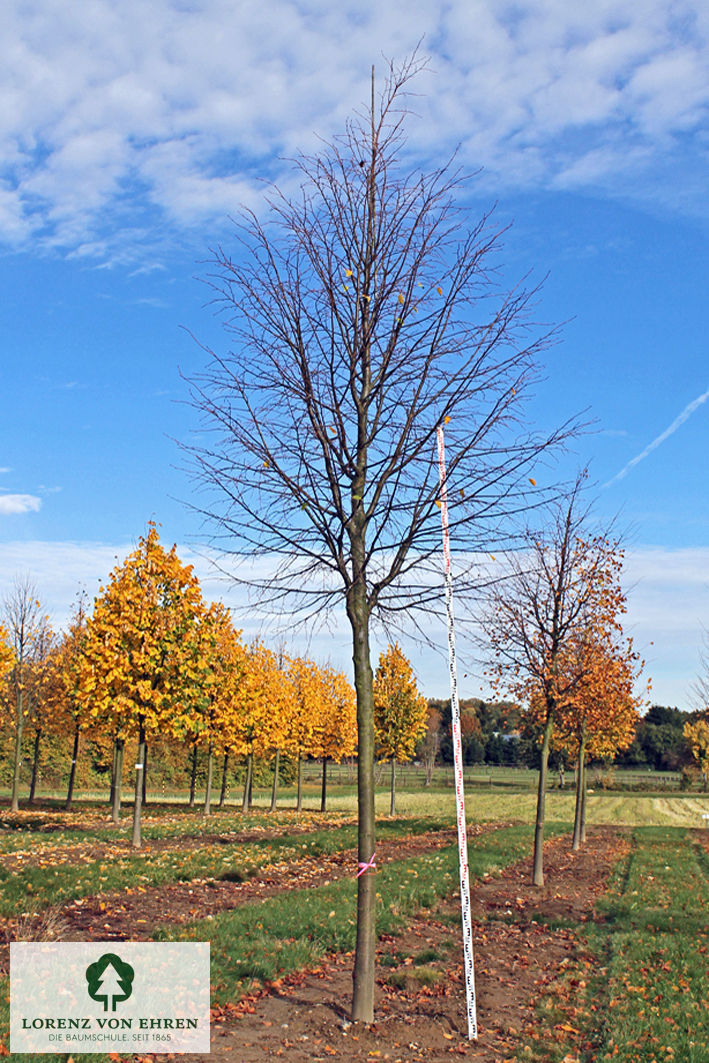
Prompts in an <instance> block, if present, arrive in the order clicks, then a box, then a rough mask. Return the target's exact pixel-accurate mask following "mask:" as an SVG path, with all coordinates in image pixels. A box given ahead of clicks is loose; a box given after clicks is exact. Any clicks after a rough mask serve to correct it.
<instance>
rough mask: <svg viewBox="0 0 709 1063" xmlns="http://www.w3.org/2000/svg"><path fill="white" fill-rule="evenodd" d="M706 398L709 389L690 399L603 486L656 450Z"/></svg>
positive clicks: (619, 476)
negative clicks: (661, 429)
mask: <svg viewBox="0 0 709 1063" xmlns="http://www.w3.org/2000/svg"><path fill="white" fill-rule="evenodd" d="M707 399H709V391H704V392H703V393H702V394H701V395H698V396H697V398H696V399H692V401H691V402H688V403H687V405H686V406H685V408H684V409H683V410H682V412H681V413H680V414H678V416H677V417H675V419H674V421H673V422H672V424H671V425H669V427H668V428H666V429H665V430H664V432H661V433H660V435H659V436H656V437H655V439H653V441H652V442H651V443H648V445H647V446H646V447H645V449H644V450H642V451H641V452H640V453H639V454H636V456H635V457H634V458H632V459H631V460H630V461H629V462H628V464H627V465H625V466H624V467H623V468H622V469H621V470H620V472H619V473H616V475H615V476H614V477H613V478H612V479H611V480H609V481H608V483H606V484H604V487H610V485H611V484H614V483H615V482H616V481H617V480H622V479H623V477H624V476H627V474H628V473H629V472H630V470H631V469H632V468H634V466H635V465H637V464H638V463H639V462H641V461H643V460H644V459H645V458H646V457H647V456H648V454H652V452H653V450H656V449H657V448H658V447H659V446H661V444H662V443H664V442H665V440H666V439H669V438H670V436H671V435H674V433H675V432H676V431H677V429H678V428H681V427H682V425H683V424H684V422H685V421H687V420H689V418H690V417H691V416H692V414H693V413H694V411H695V410H697V409H699V407H700V406H703V405H704V403H705V402H706V401H707Z"/></svg>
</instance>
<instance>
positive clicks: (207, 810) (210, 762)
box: [204, 742, 214, 817]
mask: <svg viewBox="0 0 709 1063" xmlns="http://www.w3.org/2000/svg"><path fill="white" fill-rule="evenodd" d="M213 771H214V754H213V753H212V743H211V742H210V743H209V748H208V749H207V786H206V789H205V791H204V815H205V817H206V816H209V815H211V812H212V774H213Z"/></svg>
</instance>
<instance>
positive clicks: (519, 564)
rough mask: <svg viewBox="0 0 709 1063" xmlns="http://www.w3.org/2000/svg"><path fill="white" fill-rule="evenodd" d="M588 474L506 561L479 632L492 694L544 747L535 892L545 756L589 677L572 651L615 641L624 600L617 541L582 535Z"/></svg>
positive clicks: (539, 863) (536, 877)
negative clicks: (522, 715) (507, 703)
mask: <svg viewBox="0 0 709 1063" xmlns="http://www.w3.org/2000/svg"><path fill="white" fill-rule="evenodd" d="M585 478H586V474H585V473H582V474H581V475H580V476H579V477H578V478H577V480H576V483H575V485H574V487H573V489H572V490H571V492H570V494H569V496H568V498H567V499H566V500H562V501H559V502H557V503H555V504H554V506H553V508H552V511H551V519H550V520H549V522H548V525H547V527H546V528H545V529H544V530H543V531H529V532H528V533H527V534H526V536H525V549H523V550H519V551H515V552H514V553H513V554H511V555H510V556H509V557H508V558H507V561H506V564H507V566H508V569H507V574H506V578H505V579H500V580H498V581H496V582H495V583H494V584H493V587H492V590H491V599H490V608H489V610H488V612H487V615H486V617H485V621H484V625H485V628H486V631H487V633H488V636H489V639H490V644H491V650H492V654H493V664H492V669H491V675H492V680H493V683H494V685H495V687H496V688H497V689H500V688H503V689H505V690H507V691H509V692H510V693H511V694H512V695H513V696H514V697H515V698H516V699H517V700H518V701H519V702H520V703H521V704H523V705H525V704H526V705H527V706H528V712H529V714H530V718H531V719H532V720H533V722H534V723H535V724H536V729H537V733H538V736H539V739H540V741H541V763H540V769H539V780H538V788H537V815H536V824H535V832H534V864H533V882H534V885H537V886H542V885H544V857H543V853H544V821H545V801H546V786H547V773H548V765H549V750H550V747H551V741H552V735H553V732H554V727H555V725H556V724H557V723H558V720H559V713H560V707H561V706H562V705H564V704H565V703H566V702H568V701H569V699H571V698H573V696H574V694H575V693H576V691H577V689H579V688H580V686H581V684H582V683H583V681H584V679H585V678H586V675H587V672H588V666H589V665H588V661H584V659H583V656H580V657H578V658H577V660H576V665H577V667H571V662H572V656H571V654H570V652H569V651H570V648H571V647H572V646H573V644H574V642H575V640H577V639H579V638H581V637H582V636H583V635H584V634H585V636H586V637H589V638H591V639H592V640H598V641H600V642H603V641H604V640H607V639H612V638H613V637H620V635H621V634H622V629H621V625H620V617H621V616H622V614H623V613H624V612H625V597H624V595H623V593H622V590H621V587H620V582H619V578H620V571H621V568H622V561H623V554H622V551H621V549H620V547H619V544H618V543H617V542H616V541H613V540H612V539H610V538H609V537H608V536H607V535H603V534H596V535H593V534H590V533H589V532H588V531H587V530H586V518H587V513H586V510H585V509H584V508H582V506H581V490H582V487H583V482H584V480H585Z"/></svg>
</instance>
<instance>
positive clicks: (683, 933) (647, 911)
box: [598, 828, 709, 1063]
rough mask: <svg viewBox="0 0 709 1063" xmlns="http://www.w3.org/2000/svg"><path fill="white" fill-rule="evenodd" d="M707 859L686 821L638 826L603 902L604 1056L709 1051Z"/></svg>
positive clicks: (627, 1060) (635, 1060)
mask: <svg viewBox="0 0 709 1063" xmlns="http://www.w3.org/2000/svg"><path fill="white" fill-rule="evenodd" d="M708 872H709V862H708V861H707V855H706V852H705V851H704V850H703V848H702V847H701V846H700V843H699V841H698V840H697V839H695V838H693V837H692V836H691V835H690V834H689V832H688V831H686V830H684V829H679V828H674V829H657V828H646V829H642V828H639V829H637V830H636V831H635V832H634V847H633V851H632V852H631V854H630V856H629V858H628V861H627V864H626V866H625V867H623V868H619V869H618V872H617V876H616V882H615V883H614V884H613V886H612V887H611V890H610V891H609V894H608V896H607V898H606V899H605V901H604V903H603V906H602V910H603V911H604V913H605V915H606V918H607V920H608V924H607V927H602V928H601V930H602V931H605V936H606V956H607V976H606V980H607V1008H606V1009H605V1028H604V1038H603V1044H602V1049H601V1051H600V1052H599V1054H598V1060H599V1063H601V1061H602V1063H611V1061H613V1063H644V1061H652V1060H657V1061H660V1060H676V1061H679V1060H682V1063H706V1061H707V1060H709V1008H708V1007H707V984H708V977H709V874H708Z"/></svg>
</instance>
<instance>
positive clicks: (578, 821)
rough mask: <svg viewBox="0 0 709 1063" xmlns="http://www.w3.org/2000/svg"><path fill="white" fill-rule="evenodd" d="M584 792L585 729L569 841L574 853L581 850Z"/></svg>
mask: <svg viewBox="0 0 709 1063" xmlns="http://www.w3.org/2000/svg"><path fill="white" fill-rule="evenodd" d="M585 790H586V729H585V728H584V729H583V731H582V733H581V741H580V743H579V765H578V771H577V773H576V810H575V813H574V835H573V838H572V840H571V848H572V849H573V850H574V852H576V851H577V850H578V849H580V848H581V842H582V841H583V838H582V837H581V826H582V822H583V799H584V792H585Z"/></svg>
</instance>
